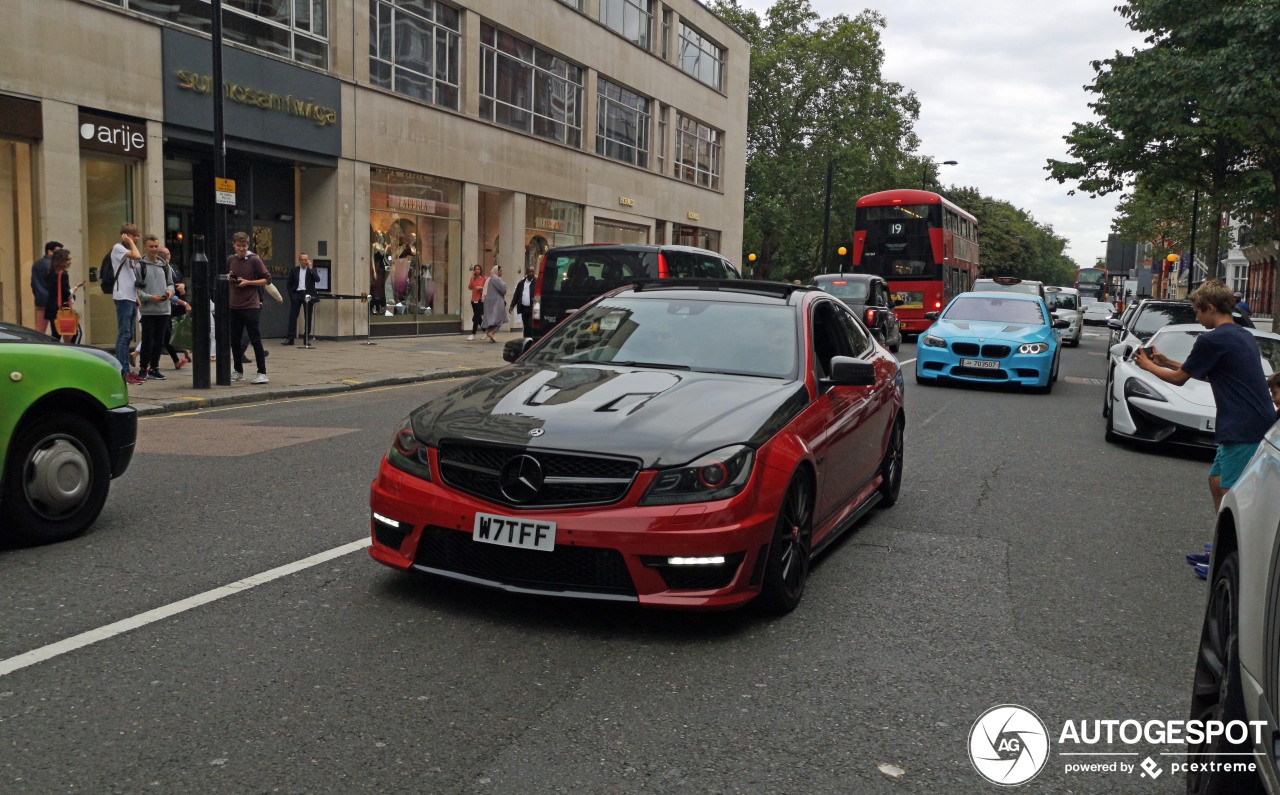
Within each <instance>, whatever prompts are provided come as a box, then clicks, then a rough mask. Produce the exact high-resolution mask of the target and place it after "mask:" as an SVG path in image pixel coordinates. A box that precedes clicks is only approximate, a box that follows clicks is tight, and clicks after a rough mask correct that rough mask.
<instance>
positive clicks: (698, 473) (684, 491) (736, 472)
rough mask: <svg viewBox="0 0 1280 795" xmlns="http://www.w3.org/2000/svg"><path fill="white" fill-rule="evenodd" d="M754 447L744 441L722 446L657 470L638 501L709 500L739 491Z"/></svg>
mask: <svg viewBox="0 0 1280 795" xmlns="http://www.w3.org/2000/svg"><path fill="white" fill-rule="evenodd" d="M755 456H756V453H755V450H752V449H751V448H750V447H747V446H745V445H734V446H732V447H722V448H720V449H719V450H716V451H714V452H711V453H707V454H706V455H704V456H702V457H701V458H699V459H698V460H696V461H694V462H692V463H689V464H686V465H684V466H681V467H672V468H670V469H663V470H660V471H659V472H658V476H657V477H655V478H654V479H653V483H651V484H649V490H648V491H647V492H645V495H644V497H643V498H641V500H640V504H641V505H671V504H673V503H681V502H710V501H711V500H723V499H726V498H728V497H733V496H734V495H736V494H738V493H740V492H741V491H742V490H743V489H744V488H745V487H746V485H747V481H748V480H750V478H751V465H752V463H754V462H755Z"/></svg>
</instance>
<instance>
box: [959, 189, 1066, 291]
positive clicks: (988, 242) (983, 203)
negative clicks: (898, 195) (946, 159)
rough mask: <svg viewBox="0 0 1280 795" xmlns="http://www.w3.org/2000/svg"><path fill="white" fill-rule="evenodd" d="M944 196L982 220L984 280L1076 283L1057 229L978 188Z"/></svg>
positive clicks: (979, 223)
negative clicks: (1039, 221)
mask: <svg viewBox="0 0 1280 795" xmlns="http://www.w3.org/2000/svg"><path fill="white" fill-rule="evenodd" d="M944 195H945V196H946V197H947V198H948V199H950V200H951V201H953V202H955V203H956V204H958V205H960V206H961V207H963V208H965V209H966V210H968V211H969V212H970V213H971V214H972V215H973V216H974V217H975V218H977V219H978V236H979V250H980V253H979V259H980V263H981V266H982V275H983V276H984V277H985V276H1016V277H1018V278H1019V279H1035V280H1037V281H1042V282H1044V283H1045V284H1056V285H1059V286H1063V287H1070V286H1071V285H1072V284H1074V283H1075V272H1076V266H1075V263H1074V262H1073V261H1072V260H1071V258H1070V257H1068V256H1067V255H1066V253H1065V252H1066V247H1067V240H1066V238H1063V237H1060V236H1059V235H1057V234H1055V233H1054V231H1053V227H1051V226H1049V225H1048V224H1041V223H1038V222H1037V221H1036V220H1035V218H1034V217H1032V216H1031V214H1030V213H1028V212H1027V211H1026V210H1023V209H1021V208H1019V207H1015V206H1013V205H1012V204H1010V203H1008V202H1005V201H998V200H996V199H994V198H992V197H989V196H983V195H982V194H981V193H980V192H979V191H978V190H976V189H974V188H952V189H949V190H947V191H945V192H944Z"/></svg>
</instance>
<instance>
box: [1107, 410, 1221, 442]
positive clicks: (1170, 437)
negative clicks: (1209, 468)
mask: <svg viewBox="0 0 1280 795" xmlns="http://www.w3.org/2000/svg"><path fill="white" fill-rule="evenodd" d="M1112 405H1113V407H1116V406H1118V407H1119V408H1120V410H1119V411H1114V412H1113V413H1114V416H1113V417H1112V418H1111V426H1112V431H1113V432H1115V433H1118V434H1120V435H1121V436H1127V437H1129V438H1131V439H1136V440H1138V441H1142V442H1163V443H1165V444H1176V445H1181V446H1184V447H1198V448H1203V449H1207V450H1211V449H1214V448H1216V447H1217V446H1218V443H1217V440H1216V439H1215V437H1214V433H1213V431H1212V430H1210V429H1209V428H1207V427H1206V425H1205V420H1206V419H1211V417H1207V416H1206V415H1205V414H1203V413H1202V412H1199V411H1196V410H1195V409H1193V408H1191V407H1189V406H1182V407H1179V406H1175V405H1174V404H1172V403H1167V402H1161V401H1159V400H1145V399H1143V398H1136V397H1135V398H1122V399H1121V400H1120V401H1118V402H1117V403H1114V404H1112Z"/></svg>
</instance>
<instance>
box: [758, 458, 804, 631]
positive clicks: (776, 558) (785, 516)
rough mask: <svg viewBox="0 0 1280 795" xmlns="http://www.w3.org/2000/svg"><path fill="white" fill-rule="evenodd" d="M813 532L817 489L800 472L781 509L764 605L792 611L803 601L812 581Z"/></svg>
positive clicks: (767, 566)
mask: <svg viewBox="0 0 1280 795" xmlns="http://www.w3.org/2000/svg"><path fill="white" fill-rule="evenodd" d="M812 531H813V490H812V488H811V487H810V485H809V479H808V478H807V477H806V476H805V475H804V474H802V473H799V472H797V473H796V474H795V475H793V476H792V477H791V484H790V485H789V486H787V493H786V495H785V496H784V497H783V498H782V505H781V506H780V507H779V508H778V519H777V524H776V526H775V528H774V532H773V542H772V543H771V544H769V553H768V554H769V558H768V562H767V563H766V564H765V570H764V584H763V586H762V587H761V589H760V605H761V606H762V607H763V608H764V609H766V610H768V611H770V612H773V613H790V612H791V611H792V610H795V609H796V605H798V604H800V598H801V597H802V596H804V586H805V583H806V582H808V580H809V536H810V533H811V532H812Z"/></svg>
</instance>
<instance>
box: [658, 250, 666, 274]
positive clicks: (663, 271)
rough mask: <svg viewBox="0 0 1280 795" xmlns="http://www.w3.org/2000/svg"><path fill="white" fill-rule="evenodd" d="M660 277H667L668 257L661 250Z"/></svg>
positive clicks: (659, 260)
mask: <svg viewBox="0 0 1280 795" xmlns="http://www.w3.org/2000/svg"><path fill="white" fill-rule="evenodd" d="M658 278H659V279H665V278H667V258H666V257H665V256H664V255H663V253H662V252H661V251H659V252H658Z"/></svg>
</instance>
